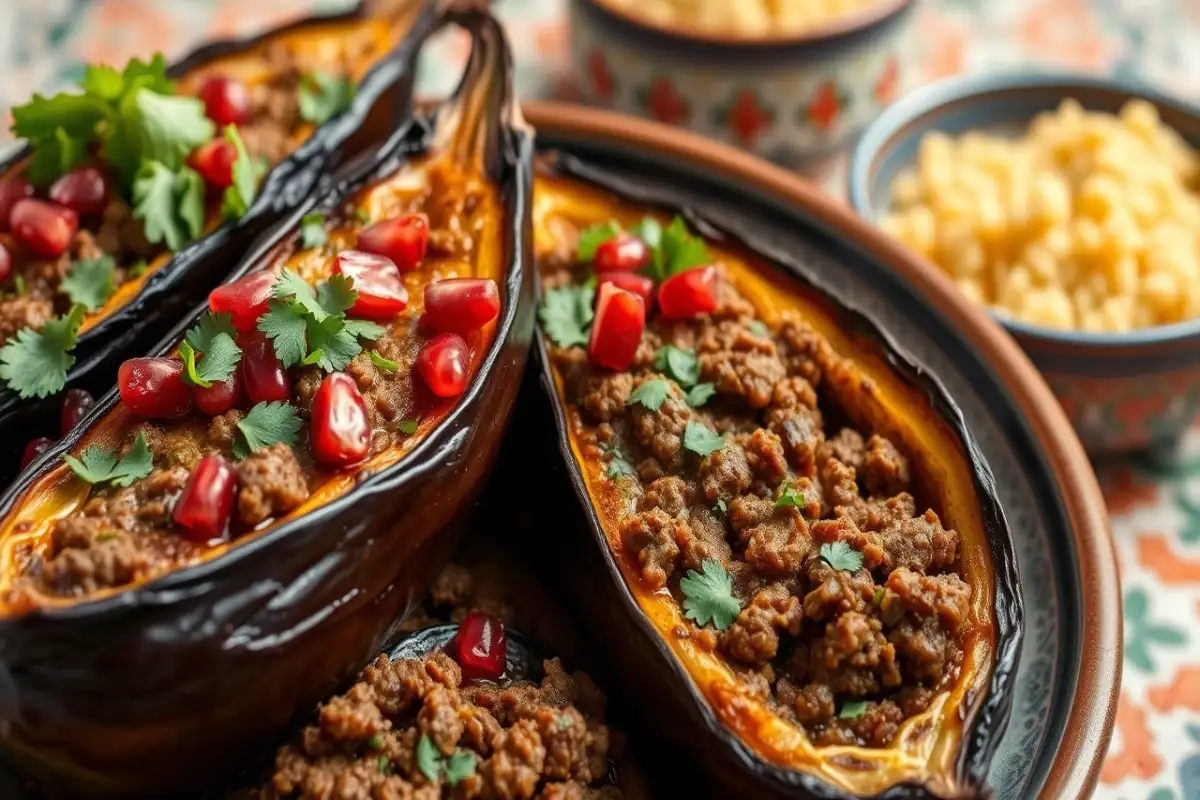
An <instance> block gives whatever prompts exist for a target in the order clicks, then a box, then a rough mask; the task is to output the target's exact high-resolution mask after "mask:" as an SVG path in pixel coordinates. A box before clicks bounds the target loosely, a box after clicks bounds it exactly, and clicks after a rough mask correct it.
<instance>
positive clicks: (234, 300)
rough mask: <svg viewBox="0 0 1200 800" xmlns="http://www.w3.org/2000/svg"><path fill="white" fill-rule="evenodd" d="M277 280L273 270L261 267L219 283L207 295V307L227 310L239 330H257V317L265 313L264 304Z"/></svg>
mask: <svg viewBox="0 0 1200 800" xmlns="http://www.w3.org/2000/svg"><path fill="white" fill-rule="evenodd" d="M276 280H277V278H276V275H275V273H274V272H272V271H271V270H269V269H263V270H259V271H257V272H252V273H250V274H249V275H247V276H246V277H244V278H239V279H238V280H236V281H234V282H233V283H226V284H224V285H222V286H218V287H217V288H216V289H213V290H212V292H211V293H210V294H209V295H208V310H209V311H211V312H212V313H214V314H221V313H224V314H228V315H229V317H230V319H231V321H232V322H233V327H235V328H237V329H238V330H239V331H253V330H257V328H258V318H259V317H261V316H262V315H263V314H265V313H267V305H268V304H269V303H270V302H271V298H272V297H274V294H273V290H274V288H275V281H276Z"/></svg>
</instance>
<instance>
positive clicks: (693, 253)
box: [645, 217, 710, 281]
mask: <svg viewBox="0 0 1200 800" xmlns="http://www.w3.org/2000/svg"><path fill="white" fill-rule="evenodd" d="M709 261H710V259H709V256H708V247H707V246H706V245H705V244H704V240H703V239H701V238H700V237H699V236H693V235H692V234H691V232H689V231H688V227H687V222H685V221H684V219H683V217H675V219H673V220H671V224H670V225H668V226H667V229H666V230H665V231H663V232H662V237H661V240H660V241H659V244H658V247H656V248H655V249H654V251H653V258H652V259H651V261H650V263H649V264H648V265H647V266H646V269H645V272H646V273H647V274H648V275H650V277H652V278H654V279H655V280H656V281H664V280H666V279H667V278H669V277H671V276H672V275H677V274H679V273H680V272H684V271H685V270H689V269H692V268H693V267H699V266H703V265H705V264H708V263H709Z"/></svg>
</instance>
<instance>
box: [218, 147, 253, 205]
mask: <svg viewBox="0 0 1200 800" xmlns="http://www.w3.org/2000/svg"><path fill="white" fill-rule="evenodd" d="M225 140H226V141H228V142H231V143H232V144H233V148H234V150H236V151H237V158H236V159H235V160H234V162H233V166H232V168H231V170H232V174H233V183H231V184H230V185H229V187H228V188H227V189H225V194H223V195H222V196H221V216H223V217H224V218H225V219H239V218H241V217H242V215H243V214H245V213H246V211H248V210H249V208H250V204H251V203H253V202H254V195H255V194H257V193H258V167H257V166H256V165H255V163H254V161H253V159H251V158H250V154H249V153H248V152H246V143H245V142H243V141H242V137H241V136H240V135H239V134H238V129H237V126H236V125H226V126H225Z"/></svg>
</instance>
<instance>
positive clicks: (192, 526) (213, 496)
mask: <svg viewBox="0 0 1200 800" xmlns="http://www.w3.org/2000/svg"><path fill="white" fill-rule="evenodd" d="M236 489H237V475H236V473H234V471H233V467H232V466H230V464H229V462H228V461H226V460H225V458H224V457H223V456H221V455H218V454H216V453H213V454H211V455H207V456H205V457H204V458H202V459H200V463H199V464H197V465H196V469H195V471H194V472H192V477H190V478H188V482H187V485H185V486H184V487H183V491H182V492H180V493H179V499H178V500H176V501H175V510H174V511H173V512H172V514H171V515H172V517H173V518H174V520H175V524H176V525H178V526H179V527H181V528H183V529H184V530H185V531H187V534H188V538H189V539H192V540H193V541H197V542H208V541H212V540H213V539H224V538H225V537H226V535H227V534H228V533H229V517H230V515H231V514H232V513H233V497H234V492H235V490H236Z"/></svg>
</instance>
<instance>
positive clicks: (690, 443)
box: [683, 419, 725, 456]
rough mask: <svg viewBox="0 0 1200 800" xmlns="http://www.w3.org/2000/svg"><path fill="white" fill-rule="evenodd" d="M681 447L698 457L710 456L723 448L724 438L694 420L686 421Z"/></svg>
mask: <svg viewBox="0 0 1200 800" xmlns="http://www.w3.org/2000/svg"><path fill="white" fill-rule="evenodd" d="M683 446H684V448H685V449H687V450H691V451H692V452H693V453H695V454H696V455H698V456H710V455H712V454H713V453H715V452H716V451H717V450H720V449H721V448H722V447H724V446H725V436H723V435H721V436H719V435H717V434H715V433H713V432H712V431H710V430H709V429H708V428H706V427H705V426H704V425H702V424H701V423H699V422H696V420H694V419H692V420H688V424H687V427H686V428H684V431H683Z"/></svg>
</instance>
